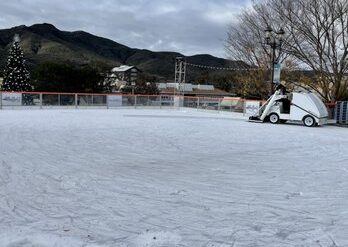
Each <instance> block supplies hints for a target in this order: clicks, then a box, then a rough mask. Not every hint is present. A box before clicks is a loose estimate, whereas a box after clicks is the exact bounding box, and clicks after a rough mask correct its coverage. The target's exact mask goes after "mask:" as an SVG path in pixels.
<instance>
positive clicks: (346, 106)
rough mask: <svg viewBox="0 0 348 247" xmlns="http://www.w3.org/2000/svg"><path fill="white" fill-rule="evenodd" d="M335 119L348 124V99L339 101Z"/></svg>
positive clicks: (339, 122)
mask: <svg viewBox="0 0 348 247" xmlns="http://www.w3.org/2000/svg"><path fill="white" fill-rule="evenodd" d="M335 119H336V121H337V123H338V124H348V101H339V102H337V104H336V111H335Z"/></svg>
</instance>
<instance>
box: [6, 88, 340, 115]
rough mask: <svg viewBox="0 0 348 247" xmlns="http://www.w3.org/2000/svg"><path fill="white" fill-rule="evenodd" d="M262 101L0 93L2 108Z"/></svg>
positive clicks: (243, 105) (238, 105)
mask: <svg viewBox="0 0 348 247" xmlns="http://www.w3.org/2000/svg"><path fill="white" fill-rule="evenodd" d="M262 103H263V102H262V101H258V100H248V99H242V98H238V97H216V98H214V97H190V96H185V97H182V96H174V95H123V94H86V93H46V92H16V93H14V92H0V109H32V108H34V109H35V108H38V109H46V108H76V109H78V108H107V109H109V108H127V107H128V108H129V107H133V108H146V107H152V108H154V107H155V108H166V107H167V108H178V107H188V108H195V109H198V110H214V111H219V112H238V113H243V114H245V115H253V114H254V113H256V112H257V111H258V109H259V107H260V106H261V104H262ZM335 106H336V104H330V105H328V110H329V113H330V114H329V115H330V119H333V118H334V115H335ZM336 112H337V110H336ZM336 117H337V114H336ZM337 119H338V118H337Z"/></svg>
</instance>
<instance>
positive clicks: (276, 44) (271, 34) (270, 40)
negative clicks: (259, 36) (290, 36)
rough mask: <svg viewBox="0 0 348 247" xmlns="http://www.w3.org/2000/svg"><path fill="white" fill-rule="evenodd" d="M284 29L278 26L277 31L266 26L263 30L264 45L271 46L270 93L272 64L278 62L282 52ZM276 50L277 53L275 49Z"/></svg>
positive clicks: (272, 83)
mask: <svg viewBox="0 0 348 247" xmlns="http://www.w3.org/2000/svg"><path fill="white" fill-rule="evenodd" d="M284 34H285V32H284V30H283V28H280V29H279V30H278V31H273V29H272V28H271V27H270V26H268V27H267V28H266V30H265V40H266V45H269V46H270V47H271V48H272V58H271V68H272V75H271V76H272V78H271V94H273V93H274V66H275V64H278V62H279V58H280V55H281V52H282V45H283V37H284ZM277 50H278V54H276V51H277Z"/></svg>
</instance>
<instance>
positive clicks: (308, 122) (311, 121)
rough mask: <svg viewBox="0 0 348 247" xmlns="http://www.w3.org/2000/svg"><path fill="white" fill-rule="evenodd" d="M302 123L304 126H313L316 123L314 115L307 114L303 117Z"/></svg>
mask: <svg viewBox="0 0 348 247" xmlns="http://www.w3.org/2000/svg"><path fill="white" fill-rule="evenodd" d="M303 124H304V125H305V126H306V127H314V126H315V125H316V121H315V119H314V117H312V116H309V115H308V116H305V117H304V118H303Z"/></svg>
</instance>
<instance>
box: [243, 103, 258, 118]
mask: <svg viewBox="0 0 348 247" xmlns="http://www.w3.org/2000/svg"><path fill="white" fill-rule="evenodd" d="M259 108H260V102H259V101H245V114H246V115H248V116H252V115H255V114H256V113H257V111H258V110H259Z"/></svg>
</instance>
